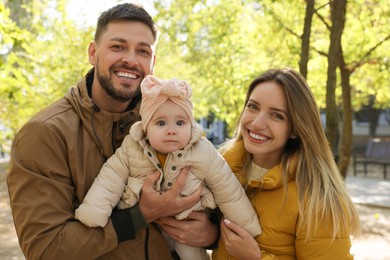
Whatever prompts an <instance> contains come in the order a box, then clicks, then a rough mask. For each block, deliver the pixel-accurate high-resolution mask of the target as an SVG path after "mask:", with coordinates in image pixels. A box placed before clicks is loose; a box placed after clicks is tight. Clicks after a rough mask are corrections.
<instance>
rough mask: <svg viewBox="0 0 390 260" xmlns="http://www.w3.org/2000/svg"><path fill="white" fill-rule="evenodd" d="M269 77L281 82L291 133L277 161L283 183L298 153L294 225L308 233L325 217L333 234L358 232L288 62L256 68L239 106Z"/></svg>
mask: <svg viewBox="0 0 390 260" xmlns="http://www.w3.org/2000/svg"><path fill="white" fill-rule="evenodd" d="M270 81H273V82H275V83H277V84H279V85H280V86H282V87H283V89H284V91H285V93H286V98H287V107H288V112H289V120H290V122H291V133H293V134H294V135H295V136H296V138H294V139H291V138H290V139H289V140H288V141H287V143H286V146H285V150H284V153H283V155H282V157H281V163H282V165H283V176H284V180H285V185H284V186H285V189H287V185H286V184H287V169H288V167H289V166H288V163H289V162H290V161H291V158H292V156H293V155H295V156H296V155H297V157H298V162H297V167H296V175H295V179H296V183H297V189H298V205H299V213H300V218H301V220H303V221H302V222H301V223H300V224H299V226H298V228H302V227H303V226H302V225H305V228H307V232H306V239H310V234H311V232H312V231H314V230H316V228H317V226H318V225H320V224H323V223H329V222H327V221H324V222H323V220H331V223H333V224H332V226H333V238H335V237H336V236H337V235H338V234H340V232H341V233H345V232H348V233H350V234H354V235H358V234H360V221H359V217H358V214H357V212H356V209H355V207H354V204H353V202H352V201H351V198H350V196H349V194H348V192H347V189H346V187H345V182H344V180H343V178H342V176H341V174H340V172H339V170H338V167H337V165H336V163H335V161H334V158H333V155H332V152H331V150H330V148H329V143H328V140H327V138H326V136H325V133H324V130H323V127H322V124H321V119H320V114H319V109H318V106H317V103H316V100H315V98H314V95H313V93H312V92H311V90H310V88H309V86H308V84H307V83H306V80H305V79H304V78H303V77H302V75H301V74H300V73H298V72H296V71H295V70H293V69H291V68H284V69H271V70H269V71H267V72H265V73H263V74H261V75H260V76H258V77H257V78H255V79H254V80H253V81H252V83H251V84H250V85H249V89H248V92H247V96H246V99H245V105H244V109H245V106H246V105H247V103H248V100H249V98H250V96H251V94H252V92H253V90H254V89H255V88H256V87H257V86H258V85H259V84H260V83H263V82H270ZM244 109H243V110H244ZM241 116H242V113H241ZM241 116H240V120H241ZM240 131H241V129H240V124H238V128H237V131H236V134H235V137H234V138H233V139H232V140H230V141H229V142H227V143H226V144H225V145H224V146H223V147H221V152H222V153H223V151H224V150H226V149H227V148H228V147H230V145H231V144H232V143H235V142H238V141H240V140H242V135H241V132H240ZM251 160H252V155H251V154H249V153H248V154H247V160H246V162H245V163H244V166H243V170H244V171H245V169H247V168H246V167H248V166H249V163H250V161H251Z"/></svg>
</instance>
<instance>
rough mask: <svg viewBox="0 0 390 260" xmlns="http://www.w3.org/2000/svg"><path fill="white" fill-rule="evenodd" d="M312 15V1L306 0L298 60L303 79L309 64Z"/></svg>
mask: <svg viewBox="0 0 390 260" xmlns="http://www.w3.org/2000/svg"><path fill="white" fill-rule="evenodd" d="M313 14H314V0H306V14H305V22H304V26H303V33H302V36H301V39H302V44H301V55H300V56H301V58H300V60H299V71H300V73H301V74H302V76H303V77H305V78H307V64H308V63H309V51H310V33H311V24H312V19H313Z"/></svg>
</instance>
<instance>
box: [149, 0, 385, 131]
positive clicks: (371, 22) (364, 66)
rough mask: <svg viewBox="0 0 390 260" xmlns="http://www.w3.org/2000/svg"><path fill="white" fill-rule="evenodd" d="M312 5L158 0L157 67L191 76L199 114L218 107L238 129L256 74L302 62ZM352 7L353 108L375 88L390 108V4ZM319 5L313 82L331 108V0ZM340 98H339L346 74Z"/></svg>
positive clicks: (373, 1)
mask: <svg viewBox="0 0 390 260" xmlns="http://www.w3.org/2000/svg"><path fill="white" fill-rule="evenodd" d="M305 5H306V3H305V1H303V0H301V1H295V0H284V1H274V0H262V1H242V0H241V1H240V0H217V1H216V0H214V1H206V0H204V1H194V0H192V1H184V0H172V1H169V2H167V1H163V2H162V3H161V2H160V1H156V2H155V7H156V9H157V11H158V15H157V16H156V20H157V21H158V24H159V27H160V29H161V32H162V35H161V40H160V43H159V47H158V50H159V52H158V53H159V58H158V60H159V62H158V63H157V67H156V74H157V75H159V76H161V77H165V78H167V77H180V78H183V79H186V80H188V81H189V82H190V83H191V85H192V86H193V88H194V103H195V108H196V115H197V117H205V116H207V115H208V114H214V115H215V116H216V117H217V118H219V119H224V120H226V122H227V123H228V126H229V131H230V133H232V130H233V128H234V127H235V125H236V122H237V120H238V116H239V112H240V111H241V110H242V105H243V100H244V96H245V93H246V89H247V86H248V84H249V82H250V81H251V80H252V79H253V78H254V77H255V76H256V75H257V74H259V73H260V72H261V71H264V70H266V69H268V68H271V67H285V66H289V67H293V68H295V69H298V62H299V59H300V46H301V38H300V37H301V34H302V31H303V24H304V15H305ZM347 8H348V10H347V24H346V28H345V30H344V35H343V39H342V40H343V41H342V44H343V50H344V54H345V60H346V62H347V63H348V66H355V67H356V68H355V69H354V70H353V71H351V73H352V74H351V83H352V86H353V88H354V89H353V90H352V91H353V100H352V102H353V105H354V109H355V110H358V109H359V108H360V107H361V105H362V104H364V103H365V102H366V100H367V98H368V97H369V95H371V94H376V95H377V100H376V101H377V104H376V105H377V107H381V108H385V107H389V104H390V102H389V95H390V94H389V93H390V91H389V83H388V82H389V74H390V73H389V59H390V58H389V52H388V50H389V49H390V46H389V42H390V41H389V40H388V39H387V40H385V39H386V37H387V36H388V34H389V32H388V30H386V28H388V24H389V23H390V20H389V19H390V15H389V6H388V5H387V6H386V5H384V4H383V3H382V2H381V1H379V0H359V1H352V2H350V1H349V2H348V6H347ZM315 9H316V10H317V14H316V15H314V17H313V24H312V28H311V31H312V33H311V48H310V60H309V67H308V71H309V73H308V82H309V85H310V86H311V88H312V90H313V93H314V94H315V96H316V98H317V101H318V104H319V107H320V108H322V109H324V108H325V106H326V102H325V96H326V74H327V51H328V48H329V34H330V31H329V26H331V21H330V7H329V2H328V1H325V0H321V1H316V4H315ZM363 35H364V37H363ZM381 41H383V43H381V44H380V45H379V46H377V47H376V48H375V50H374V51H371V52H370V50H371V49H373V48H374V47H375V46H376V45H378V43H380V42H381ZM351 43H353V44H351ZM336 97H337V102H338V103H339V104H340V102H342V99H341V87H340V78H339V76H338V87H337V88H336Z"/></svg>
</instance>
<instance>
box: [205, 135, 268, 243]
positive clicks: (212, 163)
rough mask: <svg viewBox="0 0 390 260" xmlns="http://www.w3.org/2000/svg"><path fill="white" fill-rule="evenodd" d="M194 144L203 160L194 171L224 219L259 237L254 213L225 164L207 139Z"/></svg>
mask: <svg viewBox="0 0 390 260" xmlns="http://www.w3.org/2000/svg"><path fill="white" fill-rule="evenodd" d="M198 145H202V146H203V148H202V149H203V150H204V152H202V153H200V154H201V157H203V158H200V160H199V161H200V162H201V163H200V164H199V165H198V167H200V169H199V170H200V171H198V172H200V174H204V175H205V176H204V181H205V183H206V186H207V187H208V188H209V189H210V191H211V192H212V194H213V195H214V198H215V202H216V204H217V205H218V207H219V209H220V210H221V212H222V213H223V215H224V217H225V218H228V219H230V220H231V221H233V222H234V223H236V224H238V225H239V226H241V227H242V228H244V229H246V230H247V231H248V232H249V233H250V234H251V235H252V236H253V237H255V236H257V235H259V234H261V227H260V224H259V219H258V218H257V215H256V212H255V210H254V209H253V207H252V204H251V202H250V201H249V199H248V197H247V196H246V194H245V191H244V189H243V188H242V186H241V184H240V183H239V181H238V180H237V178H236V176H235V175H234V174H233V172H232V171H231V169H230V167H229V165H228V164H227V162H226V161H225V160H224V159H223V157H222V156H221V155H220V153H219V152H218V151H217V150H216V149H215V148H214V146H213V145H212V143H211V142H209V141H208V140H207V139H205V138H202V139H201V141H200V142H199V144H198ZM242 212H245V214H242Z"/></svg>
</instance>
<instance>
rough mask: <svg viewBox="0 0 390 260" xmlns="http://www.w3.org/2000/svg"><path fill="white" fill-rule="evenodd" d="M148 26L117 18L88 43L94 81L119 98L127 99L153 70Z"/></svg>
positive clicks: (151, 35)
mask: <svg viewBox="0 0 390 260" xmlns="http://www.w3.org/2000/svg"><path fill="white" fill-rule="evenodd" d="M154 42H155V41H154V38H153V34H152V32H151V30H150V28H149V27H148V26H147V25H145V24H143V23H141V22H136V21H116V22H112V23H110V24H109V25H108V26H107V30H106V31H105V32H104V33H102V34H101V36H100V39H98V40H97V42H93V43H91V45H90V46H89V60H90V63H91V64H92V65H93V66H94V67H95V78H94V85H95V84H98V85H100V87H101V88H102V89H104V91H105V92H106V94H107V95H109V96H110V97H111V98H112V99H114V100H116V101H119V102H128V101H130V100H131V98H132V97H133V96H134V94H135V93H136V92H137V90H138V88H139V85H140V84H141V81H142V80H143V78H144V77H145V76H146V75H148V74H151V73H152V70H153V65H154V60H155V53H154V46H153V44H154Z"/></svg>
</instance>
